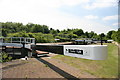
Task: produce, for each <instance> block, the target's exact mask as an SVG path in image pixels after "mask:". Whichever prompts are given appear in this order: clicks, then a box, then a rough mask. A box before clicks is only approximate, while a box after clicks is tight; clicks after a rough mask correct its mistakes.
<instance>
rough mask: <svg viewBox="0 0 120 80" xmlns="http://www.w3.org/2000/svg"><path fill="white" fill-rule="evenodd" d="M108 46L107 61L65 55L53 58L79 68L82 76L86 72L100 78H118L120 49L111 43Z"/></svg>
mask: <svg viewBox="0 0 120 80" xmlns="http://www.w3.org/2000/svg"><path fill="white" fill-rule="evenodd" d="M106 45H108V59H107V60H88V59H81V58H74V57H69V56H64V55H57V56H54V57H53V58H55V59H59V60H61V61H63V62H65V63H67V64H68V65H71V66H73V67H76V68H78V69H79V70H80V71H81V74H82V72H86V73H89V74H91V75H94V76H96V77H98V78H117V77H118V47H117V46H116V45H114V44H111V43H110V44H106Z"/></svg>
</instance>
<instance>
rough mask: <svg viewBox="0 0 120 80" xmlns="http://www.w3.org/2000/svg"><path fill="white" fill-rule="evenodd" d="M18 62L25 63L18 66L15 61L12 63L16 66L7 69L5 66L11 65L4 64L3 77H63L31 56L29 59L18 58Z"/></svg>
mask: <svg viewBox="0 0 120 80" xmlns="http://www.w3.org/2000/svg"><path fill="white" fill-rule="evenodd" d="M16 62H18V63H20V62H21V63H25V64H22V65H19V66H17V65H16V64H14V63H13V64H12V65H16V66H12V67H11V68H7V69H5V67H7V66H10V65H8V63H5V64H3V66H4V67H3V78H63V77H62V76H60V75H59V74H58V73H56V72H55V71H53V70H52V69H50V68H49V67H48V66H46V65H45V64H43V63H41V62H39V61H38V60H36V59H35V58H30V59H29V60H28V61H20V60H17V61H16ZM18 63H17V64H18Z"/></svg>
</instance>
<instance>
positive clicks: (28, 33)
mask: <svg viewBox="0 0 120 80" xmlns="http://www.w3.org/2000/svg"><path fill="white" fill-rule="evenodd" d="M0 26H1V27H2V28H1V29H0V30H1V31H0V32H2V36H1V37H33V38H36V42H40V43H45V42H56V41H55V39H61V40H62V41H63V42H64V41H66V40H68V41H70V40H71V39H73V38H93V39H96V40H100V39H101V36H102V37H103V39H104V40H108V39H113V40H115V41H117V42H120V36H119V35H120V29H118V31H113V30H112V31H109V32H108V33H107V34H106V35H105V34H104V33H101V34H97V33H95V32H93V31H91V32H84V31H83V30H82V29H66V30H65V29H64V30H61V31H60V30H58V29H57V30H55V29H53V28H49V27H48V26H46V25H39V24H33V23H28V24H26V25H23V24H22V23H15V22H6V23H3V22H0Z"/></svg>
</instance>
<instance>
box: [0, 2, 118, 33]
mask: <svg viewBox="0 0 120 80" xmlns="http://www.w3.org/2000/svg"><path fill="white" fill-rule="evenodd" d="M117 2H118V0H0V10H1V13H0V22H7V21H9V22H22V23H24V24H27V23H35V24H41V25H43V24H44V25H48V26H49V27H52V28H54V29H60V30H63V29H67V28H71V29H72V28H81V29H83V30H84V31H88V32H90V31H95V32H96V33H103V32H104V33H107V32H108V31H109V30H117V28H118V3H117Z"/></svg>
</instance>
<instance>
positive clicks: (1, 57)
mask: <svg viewBox="0 0 120 80" xmlns="http://www.w3.org/2000/svg"><path fill="white" fill-rule="evenodd" d="M11 60H12V56H9V55H8V54H7V53H5V52H2V53H0V63H2V62H8V61H11Z"/></svg>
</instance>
